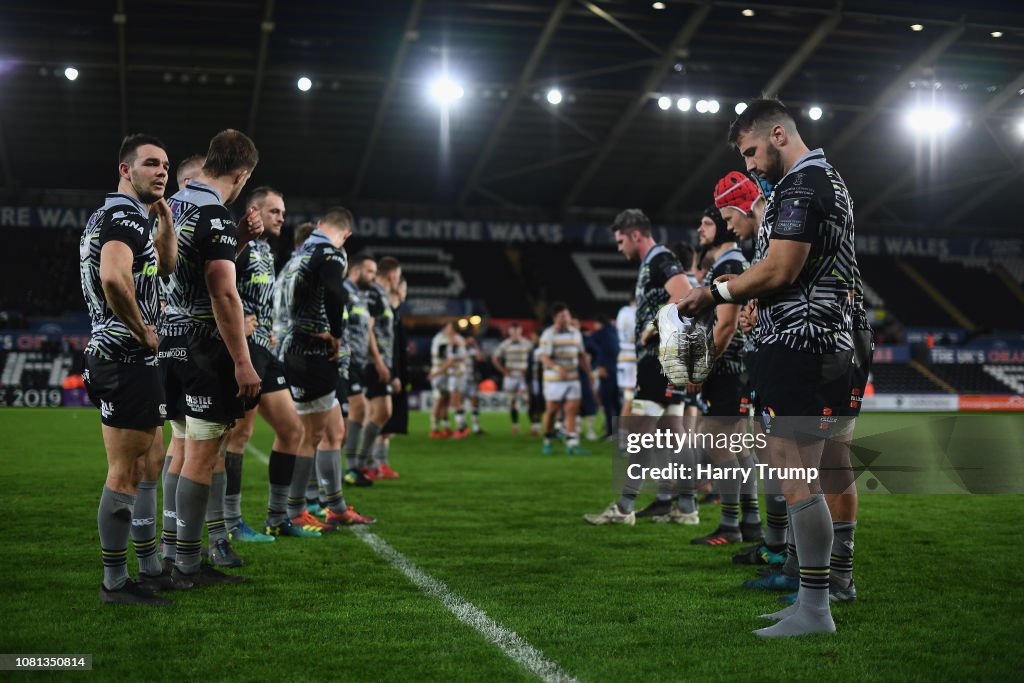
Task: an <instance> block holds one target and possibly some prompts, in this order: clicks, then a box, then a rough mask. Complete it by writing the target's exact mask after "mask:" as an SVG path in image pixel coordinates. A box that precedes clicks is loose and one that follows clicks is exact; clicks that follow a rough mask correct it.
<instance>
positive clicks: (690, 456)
mask: <svg viewBox="0 0 1024 683" xmlns="http://www.w3.org/2000/svg"><path fill="white" fill-rule="evenodd" d="M678 458H679V464H680V465H682V466H683V467H686V468H687V470H686V471H688V472H690V473H691V474H690V476H688V477H683V479H682V480H680V482H679V500H678V501H676V507H678V508H679V510H680V511H681V512H696V511H697V487H696V486H695V482H694V479H693V474H692V473H693V472H694V471H695V470H694V467H695V465H696V462H697V453H696V451H694V449H693V448H684V449H683V450H682V451H680V452H679V456H678Z"/></svg>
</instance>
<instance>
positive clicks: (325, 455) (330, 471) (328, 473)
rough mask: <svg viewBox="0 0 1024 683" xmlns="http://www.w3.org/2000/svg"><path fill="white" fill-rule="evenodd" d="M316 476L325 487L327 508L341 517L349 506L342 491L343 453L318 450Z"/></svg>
mask: <svg viewBox="0 0 1024 683" xmlns="http://www.w3.org/2000/svg"><path fill="white" fill-rule="evenodd" d="M370 424H373V423H372V422H371V423H370ZM316 474H317V477H318V478H319V479H320V485H321V486H323V487H324V495H325V496H326V497H327V508H328V509H329V510H330V511H331V512H335V513H337V514H339V515H340V514H341V513H343V512H345V510H347V509H348V506H347V505H345V496H344V494H343V493H342V491H341V451H321V450H317V452H316Z"/></svg>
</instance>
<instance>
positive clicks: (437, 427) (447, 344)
mask: <svg viewBox="0 0 1024 683" xmlns="http://www.w3.org/2000/svg"><path fill="white" fill-rule="evenodd" d="M455 336H456V333H455V323H453V322H452V321H451V320H449V321H448V322H446V323H445V324H444V326H443V327H442V328H441V329H440V330H438V332H437V334H435V335H434V337H433V338H432V339H431V340H430V372H429V373H428V374H427V379H428V380H429V381H430V386H431V387H432V388H433V390H434V409H433V411H432V412H431V414H430V438H432V439H443V438H447V437H449V436H451V434H452V431H451V429H449V428H448V407H449V403H450V401H451V396H452V381H451V375H450V370H451V368H452V366H454V365H455V362H456V360H457V357H456V356H455V354H454V353H453V351H454V348H455V344H456V341H455Z"/></svg>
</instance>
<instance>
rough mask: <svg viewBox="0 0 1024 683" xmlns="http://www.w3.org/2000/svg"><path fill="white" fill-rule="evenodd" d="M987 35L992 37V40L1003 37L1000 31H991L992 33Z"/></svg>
mask: <svg viewBox="0 0 1024 683" xmlns="http://www.w3.org/2000/svg"><path fill="white" fill-rule="evenodd" d="M989 35H990V36H992V37H993V38H1002V37H1003V32H1002V31H992V33H990V34H989Z"/></svg>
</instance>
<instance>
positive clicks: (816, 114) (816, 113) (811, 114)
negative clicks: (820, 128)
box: [807, 106, 825, 121]
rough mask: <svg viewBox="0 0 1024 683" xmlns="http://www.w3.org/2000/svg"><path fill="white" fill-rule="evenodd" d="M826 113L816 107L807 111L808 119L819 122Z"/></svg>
mask: <svg viewBox="0 0 1024 683" xmlns="http://www.w3.org/2000/svg"><path fill="white" fill-rule="evenodd" d="M824 113H825V112H823V111H822V110H821V107H818V106H814V107H811V108H810V109H808V110H807V117H808V118H809V119H811V121H817V120H818V119H820V118H821V115H822V114H824Z"/></svg>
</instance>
